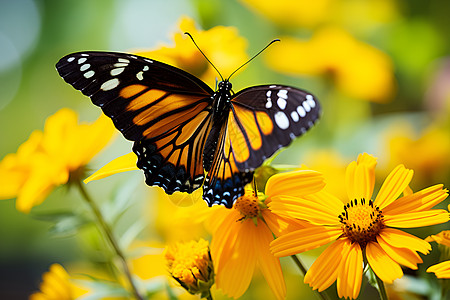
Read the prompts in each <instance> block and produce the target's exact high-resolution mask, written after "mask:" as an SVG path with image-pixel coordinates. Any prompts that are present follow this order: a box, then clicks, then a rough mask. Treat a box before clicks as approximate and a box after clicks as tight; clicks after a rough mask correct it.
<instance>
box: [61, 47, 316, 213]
mask: <svg viewBox="0 0 450 300" xmlns="http://www.w3.org/2000/svg"><path fill="white" fill-rule="evenodd" d="M208 61H209V60H208ZM56 69H57V71H58V72H59V74H60V75H61V77H62V78H63V79H64V80H65V81H66V82H67V83H69V84H70V85H72V86H73V87H74V88H75V89H77V90H80V91H81V92H82V93H83V94H84V95H86V96H88V97H90V98H91V100H92V102H93V103H94V104H95V105H97V106H99V107H100V108H101V109H102V110H103V113H104V114H105V115H107V116H108V117H110V118H111V119H112V121H113V123H114V125H115V127H116V128H117V129H118V130H119V131H120V132H121V133H122V134H123V136H124V137H125V138H126V139H128V140H131V141H134V144H133V151H134V153H136V155H137V166H138V167H139V168H140V169H142V170H143V171H144V174H145V182H146V183H147V185H149V186H159V187H161V188H163V189H164V190H165V192H166V193H167V194H173V193H174V192H177V191H178V192H187V193H192V192H193V191H194V190H196V189H198V188H200V187H201V186H203V199H204V200H205V201H206V202H207V203H208V205H209V206H212V205H214V204H221V205H224V206H226V207H228V208H231V207H232V206H233V203H234V202H235V201H236V199H237V198H238V197H240V196H242V195H243V194H244V186H245V185H246V184H247V183H250V182H251V181H252V178H253V173H254V170H255V169H256V168H257V167H259V166H260V165H261V164H262V163H263V162H264V160H266V159H267V158H269V157H270V156H272V155H273V154H274V153H275V152H276V151H277V150H278V149H280V148H282V147H285V146H287V145H288V144H290V143H291V141H292V140H293V139H294V138H296V137H297V136H300V135H302V134H303V133H305V132H306V131H307V130H308V129H309V128H310V127H312V126H313V124H314V123H315V122H316V120H317V119H318V118H319V114H320V105H319V102H318V101H317V99H316V98H315V97H314V96H313V95H312V94H310V93H308V92H306V91H303V90H300V89H297V88H294V87H290V86H285V85H259V86H252V87H249V88H246V89H243V90H241V91H239V92H238V93H235V94H234V93H233V92H232V85H231V83H230V81H229V77H228V79H224V80H222V81H220V82H219V83H218V88H217V90H216V91H213V90H212V89H211V88H210V87H209V86H208V85H207V84H206V83H204V82H203V81H201V80H200V79H198V78H197V77H195V76H193V75H191V74H189V73H187V72H185V71H183V70H181V69H178V68H176V67H173V66H170V65H168V64H165V63H162V62H159V61H155V60H152V59H149V58H145V57H140V56H137V55H133V54H127V53H116V52H95V51H92V52H78V53H72V54H69V55H67V56H65V57H63V58H61V60H60V61H59V62H58V63H57V64H56ZM219 74H220V73H219Z"/></svg>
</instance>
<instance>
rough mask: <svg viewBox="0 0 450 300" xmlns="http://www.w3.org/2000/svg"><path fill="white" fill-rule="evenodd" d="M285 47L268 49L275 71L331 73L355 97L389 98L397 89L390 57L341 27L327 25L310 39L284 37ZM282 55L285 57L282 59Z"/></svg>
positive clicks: (378, 99) (348, 93)
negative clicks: (395, 88)
mask: <svg viewBox="0 0 450 300" xmlns="http://www.w3.org/2000/svg"><path fill="white" fill-rule="evenodd" d="M281 40H282V41H283V47H274V48H273V49H271V51H269V52H267V54H266V60H267V63H268V64H269V66H270V67H271V68H273V69H274V70H276V71H279V72H283V73H288V74H295V75H309V76H319V75H320V76H324V75H325V76H327V75H328V76H329V75H331V77H332V79H333V81H334V83H335V85H336V87H337V89H338V90H340V91H341V92H342V93H345V94H347V95H348V96H350V97H354V98H356V99H362V100H369V101H376V102H387V101H388V100H390V97H391V96H392V94H393V92H394V86H395V80H394V75H393V66H392V62H391V59H390V58H389V56H387V55H386V54H385V53H383V52H382V51H380V50H378V49H376V48H375V47H372V46H370V45H368V44H366V43H364V42H361V41H358V40H357V39H355V38H354V37H352V36H351V35H350V34H349V33H348V32H346V31H344V30H342V29H340V28H338V27H325V28H322V29H320V30H318V31H316V32H315V33H314V35H313V36H312V37H311V39H310V40H309V41H303V40H299V39H296V38H292V37H282V38H281ZM280 57H283V59H280Z"/></svg>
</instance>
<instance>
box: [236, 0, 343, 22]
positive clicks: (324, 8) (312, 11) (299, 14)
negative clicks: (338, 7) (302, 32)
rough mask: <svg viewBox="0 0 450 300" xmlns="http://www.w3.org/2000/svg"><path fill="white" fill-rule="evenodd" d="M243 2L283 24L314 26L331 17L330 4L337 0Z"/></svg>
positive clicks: (242, 0)
mask: <svg viewBox="0 0 450 300" xmlns="http://www.w3.org/2000/svg"><path fill="white" fill-rule="evenodd" d="M241 2H242V3H244V4H245V5H246V6H248V7H249V8H250V9H252V10H254V11H256V12H258V13H260V14H262V15H263V16H265V17H266V18H268V19H269V20H271V21H272V22H274V23H276V24H279V25H281V26H286V27H303V26H306V27H312V26H315V25H317V24H319V23H321V22H323V21H324V20H326V19H328V18H329V16H330V15H331V13H330V5H332V4H333V3H334V2H335V0H317V1H308V0H281V1H270V0H241Z"/></svg>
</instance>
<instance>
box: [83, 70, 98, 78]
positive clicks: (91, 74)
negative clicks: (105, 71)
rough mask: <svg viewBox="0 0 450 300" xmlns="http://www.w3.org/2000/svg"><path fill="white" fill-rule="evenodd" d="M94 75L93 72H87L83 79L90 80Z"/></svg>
mask: <svg viewBox="0 0 450 300" xmlns="http://www.w3.org/2000/svg"><path fill="white" fill-rule="evenodd" d="M94 74H95V72H94V71H92V70H90V71H87V72H86V73H84V74H83V76H84V77H85V78H91V77H92V76H94Z"/></svg>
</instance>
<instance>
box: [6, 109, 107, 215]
mask: <svg viewBox="0 0 450 300" xmlns="http://www.w3.org/2000/svg"><path fill="white" fill-rule="evenodd" d="M114 132H115V129H114V127H113V125H112V122H111V121H110V120H109V119H108V118H106V117H104V116H101V117H100V118H99V119H98V120H97V121H95V122H94V123H92V124H79V123H78V117H77V114H76V113H75V112H74V111H72V110H70V109H67V108H64V109H61V110H59V111H58V112H57V113H55V114H54V115H52V116H50V117H49V118H48V119H47V121H46V123H45V128H44V131H43V132H42V131H39V130H36V131H34V132H33V133H32V134H31V135H30V138H29V139H28V140H27V141H26V142H25V143H23V144H22V145H21V146H20V147H19V149H18V150H17V153H12V154H8V155H6V156H5V157H4V159H3V160H2V161H1V162H0V199H9V198H13V197H16V198H17V200H16V208H17V209H18V210H20V211H22V212H29V211H30V210H31V208H32V207H33V206H36V205H38V204H40V203H42V201H44V199H45V198H46V197H47V196H48V194H49V193H50V192H51V191H52V190H53V189H54V188H55V187H56V186H58V185H62V184H65V183H67V182H68V181H69V180H70V179H71V178H72V177H73V178H78V179H80V178H79V177H80V176H82V173H83V171H84V168H85V166H86V164H87V163H88V162H89V161H90V160H91V159H92V158H93V157H94V156H95V155H96V154H97V153H98V152H99V151H100V150H101V149H103V148H104V147H105V146H106V144H107V143H108V142H109V140H110V139H111V137H112V135H113V134H114Z"/></svg>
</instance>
